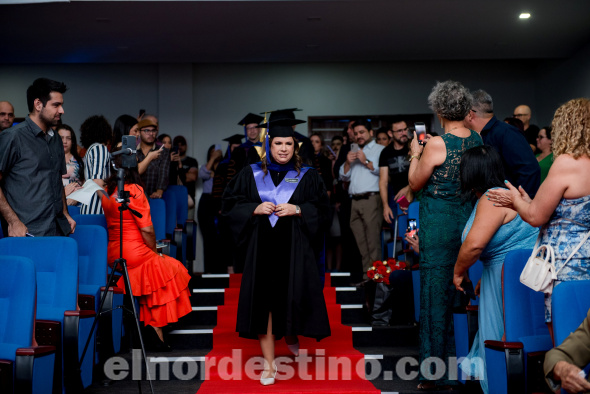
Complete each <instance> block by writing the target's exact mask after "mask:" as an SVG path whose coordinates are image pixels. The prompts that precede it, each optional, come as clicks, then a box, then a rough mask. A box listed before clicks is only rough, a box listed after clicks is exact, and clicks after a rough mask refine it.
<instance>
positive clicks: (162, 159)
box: [137, 118, 170, 198]
mask: <svg viewBox="0 0 590 394" xmlns="http://www.w3.org/2000/svg"><path fill="white" fill-rule="evenodd" d="M137 129H138V130H139V138H140V141H141V142H140V143H139V147H138V149H137V169H138V171H139V173H140V175H141V180H142V181H143V183H144V185H145V187H144V191H145V194H146V195H147V196H148V197H149V198H162V195H163V194H164V190H166V188H167V187H168V178H169V174H170V151H169V150H168V149H166V148H165V147H164V145H162V146H157V145H156V137H157V136H158V124H157V123H156V122H154V121H153V120H152V119H149V118H148V119H143V120H141V121H139V123H138V124H137Z"/></svg>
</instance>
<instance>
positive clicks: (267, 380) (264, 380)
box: [260, 361, 277, 386]
mask: <svg viewBox="0 0 590 394" xmlns="http://www.w3.org/2000/svg"><path fill="white" fill-rule="evenodd" d="M272 367H273V368H274V370H275V372H274V373H273V374H272V377H270V378H264V377H263V376H264V372H266V369H265V370H264V371H262V375H260V384H261V385H263V386H268V385H271V384H275V377H276V376H277V365H276V364H275V362H274V361H273V362H272Z"/></svg>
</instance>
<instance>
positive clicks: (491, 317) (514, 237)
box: [453, 145, 539, 394]
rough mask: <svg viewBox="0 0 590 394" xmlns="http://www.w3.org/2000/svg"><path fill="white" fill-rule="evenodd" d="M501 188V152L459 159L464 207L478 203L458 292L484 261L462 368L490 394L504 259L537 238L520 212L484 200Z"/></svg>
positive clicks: (457, 277) (500, 330)
mask: <svg viewBox="0 0 590 394" xmlns="http://www.w3.org/2000/svg"><path fill="white" fill-rule="evenodd" d="M499 187H504V168H503V166H502V159H501V158H500V155H499V154H498V152H497V151H496V150H495V149H494V148H492V147H490V146H487V145H486V146H478V147H475V148H471V149H469V150H468V151H466V152H465V153H464V154H463V158H462V159H461V194H462V198H463V200H464V201H468V200H474V199H477V202H476V203H475V208H473V211H472V212H471V216H470V217H469V220H468V221H467V224H466V225H465V229H464V230H463V236H462V237H461V239H462V241H463V245H461V250H460V251H459V257H458V258H457V263H456V264H455V273H454V277H453V283H454V284H455V287H456V288H457V290H460V291H463V288H462V287H461V283H462V282H463V280H464V279H467V280H468V278H467V276H466V275H467V270H468V269H469V267H471V266H472V265H473V264H475V262H476V261H477V260H478V259H479V260H481V261H482V263H483V273H482V276H481V280H480V283H479V284H478V285H477V286H476V287H475V293H476V294H478V295H479V297H480V298H479V314H478V323H479V331H478V332H477V335H476V336H475V339H474V341H473V346H472V347H471V351H470V352H469V354H468V355H467V357H466V358H465V360H463V362H462V363H461V364H460V367H461V370H462V371H463V372H464V373H465V374H466V375H468V376H471V377H472V378H473V379H477V380H479V382H480V384H481V388H482V390H483V392H484V393H486V394H487V393H488V381H487V374H486V369H485V346H484V341H486V340H495V341H499V340H501V339H502V335H504V317H503V312H502V265H503V264H504V257H506V254H507V253H508V252H510V251H511V250H517V249H530V248H532V247H533V245H534V244H535V240H536V239H537V236H538V234H539V229H538V228H535V227H532V226H530V225H529V224H527V223H525V222H524V221H523V220H522V219H521V218H520V216H519V215H518V214H517V213H516V212H514V211H513V210H511V209H509V208H501V209H498V208H495V207H494V205H493V203H491V202H490V201H489V200H488V199H487V197H485V196H484V194H485V192H486V191H487V190H490V189H495V188H499ZM482 196H483V197H482Z"/></svg>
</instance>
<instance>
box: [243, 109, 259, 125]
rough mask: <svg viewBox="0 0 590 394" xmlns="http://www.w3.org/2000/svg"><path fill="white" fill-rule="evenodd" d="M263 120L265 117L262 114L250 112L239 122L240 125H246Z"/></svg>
mask: <svg viewBox="0 0 590 394" xmlns="http://www.w3.org/2000/svg"><path fill="white" fill-rule="evenodd" d="M263 120H264V118H263V117H262V116H260V115H256V114H253V113H251V112H250V113H249V114H248V115H246V116H245V117H244V119H242V120H240V122H239V123H238V125H239V126H246V125H248V124H251V123H256V124H258V123H260V122H262V121H263Z"/></svg>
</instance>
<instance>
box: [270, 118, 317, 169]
mask: <svg viewBox="0 0 590 394" xmlns="http://www.w3.org/2000/svg"><path fill="white" fill-rule="evenodd" d="M295 111H301V109H299V108H286V109H277V110H276V111H271V112H269V114H270V115H269V117H268V121H269V122H276V121H279V120H284V119H292V120H295V121H296V123H294V124H293V131H294V133H293V136H294V137H295V138H296V139H297V141H298V142H299V153H298V155H299V157H301V160H303V163H304V164H307V165H309V166H313V159H314V152H313V145H312V144H311V140H310V139H309V138H308V137H306V136H304V135H303V134H301V133H298V132H297V131H295V125H297V124H300V123H305V121H303V120H297V119H295Z"/></svg>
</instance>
